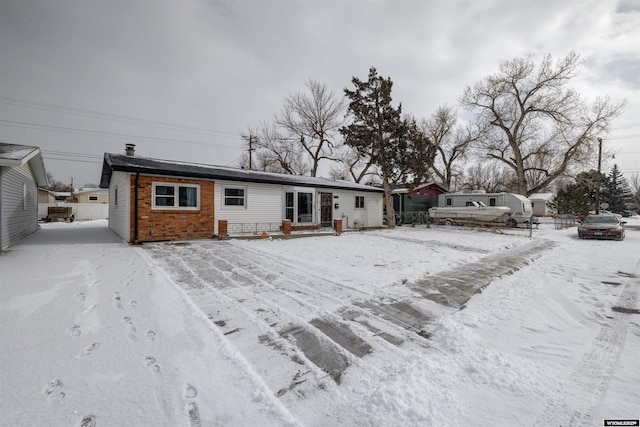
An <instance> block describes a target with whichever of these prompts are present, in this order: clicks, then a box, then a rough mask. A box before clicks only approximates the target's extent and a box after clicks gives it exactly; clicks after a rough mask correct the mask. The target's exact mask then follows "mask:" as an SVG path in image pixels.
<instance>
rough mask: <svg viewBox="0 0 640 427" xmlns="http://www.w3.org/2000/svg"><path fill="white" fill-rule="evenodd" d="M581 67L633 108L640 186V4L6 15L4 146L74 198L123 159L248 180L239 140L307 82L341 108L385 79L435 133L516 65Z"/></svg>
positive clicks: (585, 87) (170, 5)
mask: <svg viewBox="0 0 640 427" xmlns="http://www.w3.org/2000/svg"><path fill="white" fill-rule="evenodd" d="M570 51H576V52H577V53H579V54H580V55H581V57H582V59H583V61H584V64H583V65H582V66H581V68H580V75H579V77H578V78H576V79H575V80H574V81H573V85H574V86H575V87H576V88H577V89H578V90H579V91H580V92H581V94H582V95H583V97H584V98H586V99H587V100H589V101H591V100H593V99H594V98H595V97H596V96H604V95H608V96H610V97H611V98H612V99H613V100H614V101H616V102H617V101H620V100H622V99H623V98H626V99H627V100H628V106H627V108H626V111H625V113H624V115H623V116H622V117H621V118H620V119H618V120H617V121H616V122H615V126H614V128H613V131H612V133H611V134H610V135H608V136H607V137H606V138H605V148H606V149H608V150H610V151H611V152H614V153H616V154H615V155H616V159H615V160H609V161H608V162H607V163H606V165H607V167H610V166H611V165H612V164H613V162H614V161H615V162H616V163H618V165H619V167H620V168H621V169H622V170H623V171H624V172H626V173H638V172H640V2H639V1H638V0H620V1H616V0H576V1H565V0H562V1H555V0H554V1H552V0H526V1H521V0H515V1H514V0H486V1H485V0H463V1H455V0H442V1H424V0H422V1H420V0H416V1H403V0H400V1H367V0H360V1H352V0H346V1H337V0H336V1H325V0H317V1H305V0H301V1H292V0H291V1H271V0H264V1H246V0H237V1H215V0H165V1H152V0H145V1H140V0H139V1H134V0H113V1H112V0H95V1H87V0H79V1H75V0H37V1H32V0H0V79H1V80H0V113H1V117H0V141H2V142H9V143H16V144H25V145H35V146H39V147H41V149H42V150H43V153H44V158H45V164H46V167H47V169H48V171H50V172H52V173H53V175H54V176H55V178H56V179H58V180H62V181H65V182H69V181H70V179H71V178H72V177H73V179H74V184H75V185H76V186H82V185H83V184H85V183H98V182H99V177H100V170H101V166H102V157H103V154H104V153H105V152H115V153H123V152H124V145H125V143H134V144H136V154H137V155H141V156H147V157H155V158H160V159H175V160H184V161H192V162H201V163H208V164H218V165H229V166H237V164H238V159H239V158H240V156H241V154H242V148H241V147H242V141H241V138H240V133H241V132H245V131H246V130H247V127H249V126H252V127H253V126H256V125H257V124H258V123H259V122H260V121H268V120H270V119H271V118H272V117H273V115H274V114H275V113H276V112H278V110H279V109H280V108H281V106H282V101H283V99H284V98H286V97H287V96H288V95H289V94H290V93H293V92H299V91H303V90H305V83H306V82H307V81H308V80H309V79H314V80H317V81H319V82H321V83H325V84H326V85H327V87H328V88H329V89H330V90H331V91H333V92H335V93H336V94H337V95H338V96H340V97H342V96H343V89H344V88H345V87H349V88H351V78H352V77H353V76H357V77H359V78H360V79H363V80H364V79H366V77H367V73H368V70H369V68H370V67H371V66H375V67H376V68H377V69H378V72H379V74H380V75H382V76H384V77H391V79H392V80H393V82H394V87H393V92H392V96H393V98H394V102H402V105H403V111H404V112H406V113H411V114H413V115H415V116H416V117H418V118H421V117H425V118H426V117H429V116H430V115H431V114H432V113H433V112H434V111H435V109H436V108H437V107H438V106H440V105H443V104H449V105H457V101H458V99H459V97H460V95H461V93H462V92H463V90H464V88H465V87H466V86H468V85H473V84H474V83H476V82H477V81H479V80H481V79H482V78H484V77H485V76H487V75H488V74H490V73H492V72H495V71H496V70H497V68H498V66H499V64H500V63H502V62H503V61H506V60H510V59H513V58H514V57H521V56H526V55H528V54H533V55H535V56H536V59H537V60H538V61H539V59H541V58H542V56H543V55H545V54H547V53H550V54H551V55H553V56H554V58H561V57H563V56H565V55H566V54H567V53H569V52H570ZM593 167H594V168H595V167H596V163H595V162H594V165H593Z"/></svg>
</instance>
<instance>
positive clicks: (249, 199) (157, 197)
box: [100, 147, 383, 243]
mask: <svg viewBox="0 0 640 427" xmlns="http://www.w3.org/2000/svg"><path fill="white" fill-rule="evenodd" d="M100 187H102V188H108V189H109V227H110V228H111V229H112V230H113V231H114V232H115V233H116V234H118V236H120V237H121V238H122V239H123V240H125V241H127V242H131V243H137V242H146V241H161V240H186V239H209V238H213V237H218V238H221V237H226V236H234V235H243V234H247V233H254V234H258V235H260V234H262V233H263V232H265V233H274V232H279V233H283V234H289V233H290V232H291V231H294V232H295V231H297V230H298V231H299V230H321V229H332V228H335V229H336V231H337V232H340V231H341V230H342V229H347V228H372V227H381V226H382V225H383V222H382V204H383V190H382V189H380V188H377V187H372V186H368V185H362V184H355V183H352V182H346V181H334V180H330V179H324V178H316V177H309V176H297V175H285V174H278V173H269V172H260V171H254V170H246V169H237V168H230V167H223V166H211V165H205V164H195V163H184V162H177V161H169V160H158V159H151V158H145V157H138V156H135V155H134V153H133V148H132V147H128V149H127V154H126V155H123V154H109V153H105V155H104V163H103V167H102V176H101V180H100ZM338 228H339V229H340V230H338Z"/></svg>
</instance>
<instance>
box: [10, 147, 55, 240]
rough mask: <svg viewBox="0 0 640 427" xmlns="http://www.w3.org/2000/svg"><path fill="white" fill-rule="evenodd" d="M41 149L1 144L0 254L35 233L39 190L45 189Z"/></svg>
mask: <svg viewBox="0 0 640 427" xmlns="http://www.w3.org/2000/svg"><path fill="white" fill-rule="evenodd" d="M48 185H49V180H48V179H47V171H46V169H45V167H44V160H43V159H42V153H41V152H40V148H38V147H31V146H27V145H17V144H6V143H3V142H0V250H5V249H7V248H8V247H10V246H12V245H14V244H16V243H18V242H19V241H20V240H22V239H23V238H24V237H26V236H28V235H29V234H31V233H33V232H34V231H36V230H37V229H38V187H47V186H48Z"/></svg>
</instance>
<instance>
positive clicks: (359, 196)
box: [354, 194, 366, 209]
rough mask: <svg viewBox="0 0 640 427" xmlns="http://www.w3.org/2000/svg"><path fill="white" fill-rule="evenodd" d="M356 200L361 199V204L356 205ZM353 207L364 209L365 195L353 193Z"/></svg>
mask: <svg viewBox="0 0 640 427" xmlns="http://www.w3.org/2000/svg"><path fill="white" fill-rule="evenodd" d="M358 200H361V201H362V206H358ZM354 209H366V201H365V197H364V195H362V194H356V195H355V208H354Z"/></svg>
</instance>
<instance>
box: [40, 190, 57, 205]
mask: <svg viewBox="0 0 640 427" xmlns="http://www.w3.org/2000/svg"><path fill="white" fill-rule="evenodd" d="M57 196H58V193H56V192H55V191H51V190H46V189H44V188H38V204H40V203H43V204H50V203H55V202H56V197H57Z"/></svg>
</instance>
